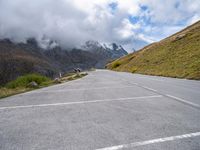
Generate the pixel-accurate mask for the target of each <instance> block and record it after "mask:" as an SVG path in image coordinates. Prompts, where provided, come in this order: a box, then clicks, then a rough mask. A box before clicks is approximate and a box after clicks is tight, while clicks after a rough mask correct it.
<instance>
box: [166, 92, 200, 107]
mask: <svg viewBox="0 0 200 150" xmlns="http://www.w3.org/2000/svg"><path fill="white" fill-rule="evenodd" d="M166 96H167V97H169V98H172V99H174V100H176V101H179V102H182V103H184V104H187V105H190V106H193V107H196V108H200V105H198V104H195V103H192V102H189V101H187V100H184V99H182V98H179V97H176V96H172V95H168V94H166Z"/></svg>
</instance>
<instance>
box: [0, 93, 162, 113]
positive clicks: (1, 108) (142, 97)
mask: <svg viewBox="0 0 200 150" xmlns="http://www.w3.org/2000/svg"><path fill="white" fill-rule="evenodd" d="M160 97H163V96H162V95H153V96H141V97H128V98H117V99H103V100H91V101H78V102H67V103H52V104H39V105H24V106H7V107H0V110H4V109H17V108H33V107H47V106H63V105H75V104H87V103H99V102H111V101H125V100H135V99H147V98H160Z"/></svg>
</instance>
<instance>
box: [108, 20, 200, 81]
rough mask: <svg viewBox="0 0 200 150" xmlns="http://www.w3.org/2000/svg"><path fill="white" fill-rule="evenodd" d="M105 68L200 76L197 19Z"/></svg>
mask: <svg viewBox="0 0 200 150" xmlns="http://www.w3.org/2000/svg"><path fill="white" fill-rule="evenodd" d="M106 67H107V68H108V69H111V70H116V71H127V72H132V73H141V74H148V75H158V76H169V77H177V78H188V79H200V21H198V22H197V23H195V24H193V25H191V26H189V27H187V28H186V29H184V30H182V31H180V32H178V33H176V34H174V35H172V36H170V37H168V38H166V39H164V40H162V41H160V42H156V43H153V44H150V45H148V46H146V47H144V48H143V49H141V50H139V51H137V52H135V53H132V54H129V55H127V56H125V57H122V58H120V59H117V60H115V61H113V62H111V63H109V64H107V66H106Z"/></svg>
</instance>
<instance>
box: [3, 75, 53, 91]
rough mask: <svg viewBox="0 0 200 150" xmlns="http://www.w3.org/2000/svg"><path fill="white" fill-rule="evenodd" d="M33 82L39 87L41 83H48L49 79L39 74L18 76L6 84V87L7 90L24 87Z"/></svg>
mask: <svg viewBox="0 0 200 150" xmlns="http://www.w3.org/2000/svg"><path fill="white" fill-rule="evenodd" d="M33 81H35V82H36V83H37V84H38V85H41V84H42V83H43V82H47V81H50V79H49V78H47V77H45V76H42V75H39V74H28V75H24V76H20V77H18V78H17V79H16V80H14V81H11V82H9V83H7V84H6V87H7V88H17V87H26V86H27V85H28V84H29V83H30V82H33Z"/></svg>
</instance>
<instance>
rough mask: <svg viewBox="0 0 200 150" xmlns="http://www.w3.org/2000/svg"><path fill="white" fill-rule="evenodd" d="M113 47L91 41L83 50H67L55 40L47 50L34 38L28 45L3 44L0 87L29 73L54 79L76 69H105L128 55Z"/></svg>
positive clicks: (47, 42)
mask: <svg viewBox="0 0 200 150" xmlns="http://www.w3.org/2000/svg"><path fill="white" fill-rule="evenodd" d="M109 46H110V47H108V45H107V46H106V44H104V45H101V44H99V42H95V41H87V42H86V43H85V44H84V45H82V48H72V49H64V48H62V47H61V46H59V44H58V43H57V42H56V41H53V40H48V41H46V43H44V45H43V46H41V45H40V44H39V43H38V42H37V40H36V39H34V38H29V39H27V41H26V42H24V43H14V42H12V41H11V40H9V39H4V40H0V83H1V84H4V83H7V82H8V81H10V80H13V79H15V78H16V77H18V76H20V75H24V74H27V73H39V74H43V75H45V76H48V77H51V78H54V77H56V76H58V74H59V73H60V72H61V73H66V72H71V71H73V70H74V68H81V69H82V70H88V69H90V68H104V66H105V64H106V63H108V62H109V61H112V60H114V59H116V58H119V57H121V56H124V55H126V54H128V53H127V52H126V51H125V50H124V49H123V47H122V46H120V45H117V44H115V43H113V44H109Z"/></svg>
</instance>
